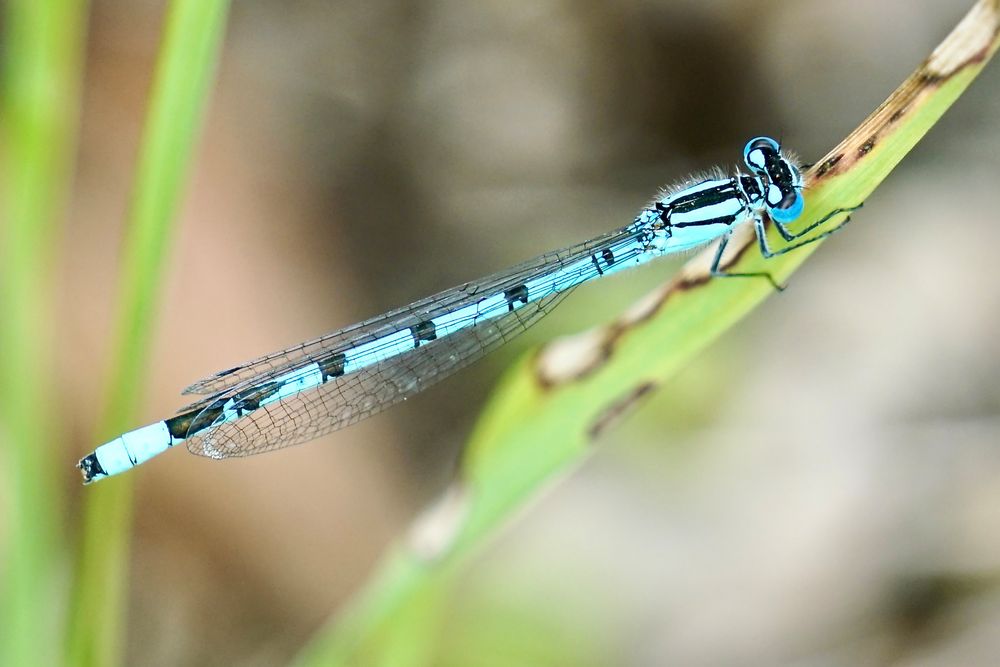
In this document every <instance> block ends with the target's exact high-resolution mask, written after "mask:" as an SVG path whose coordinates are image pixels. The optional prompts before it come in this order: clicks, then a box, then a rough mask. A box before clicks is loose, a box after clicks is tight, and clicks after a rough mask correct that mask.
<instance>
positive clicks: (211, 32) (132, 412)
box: [66, 0, 229, 665]
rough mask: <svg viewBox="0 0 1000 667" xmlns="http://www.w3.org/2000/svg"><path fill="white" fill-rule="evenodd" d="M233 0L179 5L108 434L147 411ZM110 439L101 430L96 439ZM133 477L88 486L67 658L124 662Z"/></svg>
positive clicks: (153, 136)
mask: <svg viewBox="0 0 1000 667" xmlns="http://www.w3.org/2000/svg"><path fill="white" fill-rule="evenodd" d="M228 8H229V3H228V1H227V0H175V1H174V2H172V3H171V4H170V6H169V9H168V13H167V18H166V24H165V29H164V37H163V42H162V44H161V47H160V54H159V58H158V62H157V67H156V74H155V78H154V81H153V87H152V91H151V93H150V99H149V107H148V110H147V116H146V125H145V128H144V132H143V139H142V145H141V147H140V153H139V158H138V165H137V171H136V178H135V184H134V189H133V195H132V205H131V209H130V211H129V220H128V232H127V234H128V239H127V242H126V246H125V254H124V261H123V266H122V272H121V278H120V280H119V285H121V290H122V291H121V294H120V295H119V305H118V324H117V329H116V335H115V339H114V345H115V347H114V354H113V360H114V361H113V367H112V373H111V387H110V393H109V396H108V403H107V407H106V410H105V414H104V417H103V419H102V420H101V424H100V435H102V436H107V435H109V434H113V433H117V432H119V431H121V430H123V429H124V427H125V426H128V425H129V424H131V423H132V422H133V421H135V419H136V417H137V412H138V409H139V405H140V403H139V401H140V397H141V396H142V387H143V384H144V373H143V367H144V365H145V361H146V359H147V358H148V354H149V348H150V337H151V333H152V330H153V325H154V322H155V312H156V308H155V304H156V302H157V296H158V293H159V288H160V284H161V283H162V279H163V268H164V261H165V258H166V256H167V250H168V248H169V245H170V232H171V230H172V223H173V221H174V218H175V215H176V212H177V209H178V206H179V204H180V201H181V195H182V193H183V185H184V183H185V180H186V177H187V173H188V166H189V164H190V162H191V156H192V153H193V150H194V147H195V145H196V140H197V137H198V129H199V127H200V124H201V118H202V115H203V112H204V109H205V106H206V104H207V100H208V96H209V91H210V89H211V86H212V82H213V80H214V73H215V70H216V63H217V61H218V55H219V50H220V46H221V43H222V38H223V35H224V32H225V23H226V15H227V12H228ZM102 439H104V440H106V439H107V438H106V437H104V438H100V437H99V438H96V439H95V442H100V441H101V440H102ZM132 479H134V478H132V477H125V478H122V479H117V480H114V481H112V482H110V483H106V484H102V485H100V486H97V487H93V488H90V489H88V490H87V492H86V493H85V494H84V500H85V508H84V520H83V535H82V545H81V554H80V564H79V569H78V575H77V581H76V587H75V590H74V596H73V600H72V605H71V609H70V619H69V637H68V652H67V660H66V661H67V663H68V664H72V665H113V664H118V663H120V662H121V657H122V646H123V643H124V641H123V640H124V633H123V629H124V628H123V622H124V609H125V590H126V581H127V577H128V538H129V532H130V522H131V516H132Z"/></svg>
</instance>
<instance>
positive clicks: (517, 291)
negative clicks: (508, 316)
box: [503, 285, 528, 312]
mask: <svg viewBox="0 0 1000 667" xmlns="http://www.w3.org/2000/svg"><path fill="white" fill-rule="evenodd" d="M503 296H504V298H505V299H507V312H510V311H512V310H514V308H516V307H517V306H515V305H514V303H515V302H517V301H520V302H521V304H522V305H527V303H528V286H527V285H518V286H517V287H513V288H511V289H509V290H504V293H503Z"/></svg>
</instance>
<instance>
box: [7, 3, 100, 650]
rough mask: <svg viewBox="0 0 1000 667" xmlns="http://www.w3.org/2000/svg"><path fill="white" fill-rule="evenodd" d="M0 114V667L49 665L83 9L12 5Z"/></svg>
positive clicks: (57, 595) (56, 603) (58, 545)
mask: <svg viewBox="0 0 1000 667" xmlns="http://www.w3.org/2000/svg"><path fill="white" fill-rule="evenodd" d="M4 18H5V22H4V39H3V40H0V42H3V43H4V53H3V56H4V62H3V65H4V67H3V80H2V86H3V98H2V102H0V119H2V123H0V150H2V151H3V154H2V156H0V158H2V161H0V191H2V196H0V207H2V208H0V304H2V311H3V317H2V319H0V396H3V401H2V402H0V448H2V450H3V451H2V456H3V457H4V459H5V462H4V466H3V475H4V478H3V481H2V484H3V486H4V489H5V495H6V500H7V501H8V507H9V511H8V523H7V526H6V528H7V530H8V532H7V535H5V537H4V539H2V540H0V544H3V545H4V547H5V552H4V553H2V554H0V563H3V564H4V572H3V581H2V583H0V590H2V591H3V596H2V602H0V604H2V608H0V628H2V630H0V664H3V665H26V664H50V663H51V662H52V661H53V659H54V658H55V656H56V651H57V649H56V648H54V647H57V646H58V642H57V641H56V637H57V633H58V631H59V627H58V620H59V617H58V615H57V614H53V613H52V610H53V608H56V609H58V608H59V607H60V606H61V605H62V599H63V598H62V591H61V590H60V589H59V586H58V584H59V582H60V581H62V579H63V578H62V577H61V576H60V574H61V572H62V571H63V566H64V565H65V564H64V563H63V562H62V559H61V555H62V554H63V553H64V547H65V545H64V544H63V543H62V539H61V532H62V531H61V528H62V526H61V524H60V516H61V513H62V508H63V498H62V496H61V493H60V485H59V482H60V480H61V479H63V476H62V475H61V474H59V470H60V469H61V468H59V464H58V459H57V456H58V455H59V454H62V452H61V451H60V448H59V447H58V446H57V443H59V442H60V441H61V440H62V438H61V434H60V433H59V432H58V428H57V426H56V423H55V422H53V421H52V420H51V418H50V415H51V414H52V413H51V411H50V409H51V408H52V407H53V400H52V389H53V386H52V382H51V378H52V377H53V373H52V371H53V370H54V369H53V367H52V364H51V350H52V349H53V347H54V346H53V342H52V338H53V331H54V329H55V327H53V326H52V324H53V312H54V308H55V296H54V292H53V289H54V286H53V281H52V276H53V274H54V268H55V259H56V258H55V253H54V250H55V248H56V245H57V243H56V241H57V238H58V230H59V223H60V220H61V218H62V217H63V214H64V209H65V204H66V201H67V197H68V193H69V190H70V183H71V179H72V163H73V156H74V154H75V150H76V128H77V117H78V108H79V96H80V78H81V70H82V54H83V49H82V44H83V38H84V34H85V31H86V20H85V19H86V3H85V2H80V1H78V0H12V1H10V2H8V3H7V6H6V12H5V17H4Z"/></svg>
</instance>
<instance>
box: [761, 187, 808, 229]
mask: <svg viewBox="0 0 1000 667" xmlns="http://www.w3.org/2000/svg"><path fill="white" fill-rule="evenodd" d="M803 208H805V200H804V199H803V198H802V195H801V194H799V193H798V191H796V190H793V191H792V192H789V193H788V195H786V196H785V198H784V199H783V200H782V201H781V203H779V204H778V205H777V206H772V207H770V208H769V209H768V211H767V212H768V214H769V215H770V216H771V219H772V220H774V221H775V222H780V223H782V224H784V223H786V222H792V221H793V220H796V219H797V218H798V217H799V216H800V215H802V209H803Z"/></svg>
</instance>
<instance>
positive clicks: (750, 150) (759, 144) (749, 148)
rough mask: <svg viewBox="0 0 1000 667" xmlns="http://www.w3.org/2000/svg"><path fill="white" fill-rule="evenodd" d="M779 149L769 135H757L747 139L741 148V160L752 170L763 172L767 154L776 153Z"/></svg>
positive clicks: (765, 167)
mask: <svg viewBox="0 0 1000 667" xmlns="http://www.w3.org/2000/svg"><path fill="white" fill-rule="evenodd" d="M779 151H780V147H779V146H778V142H777V141H775V140H774V139H772V138H771V137H757V138H755V139H751V140H750V141H748V142H747V145H746V146H745V147H744V148H743V161H744V162H746V164H747V167H749V168H750V169H751V170H753V171H754V172H756V173H758V174H760V173H764V172H765V171H766V169H767V156H768V154H769V153H770V154H773V155H777V154H778V153H779Z"/></svg>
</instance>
